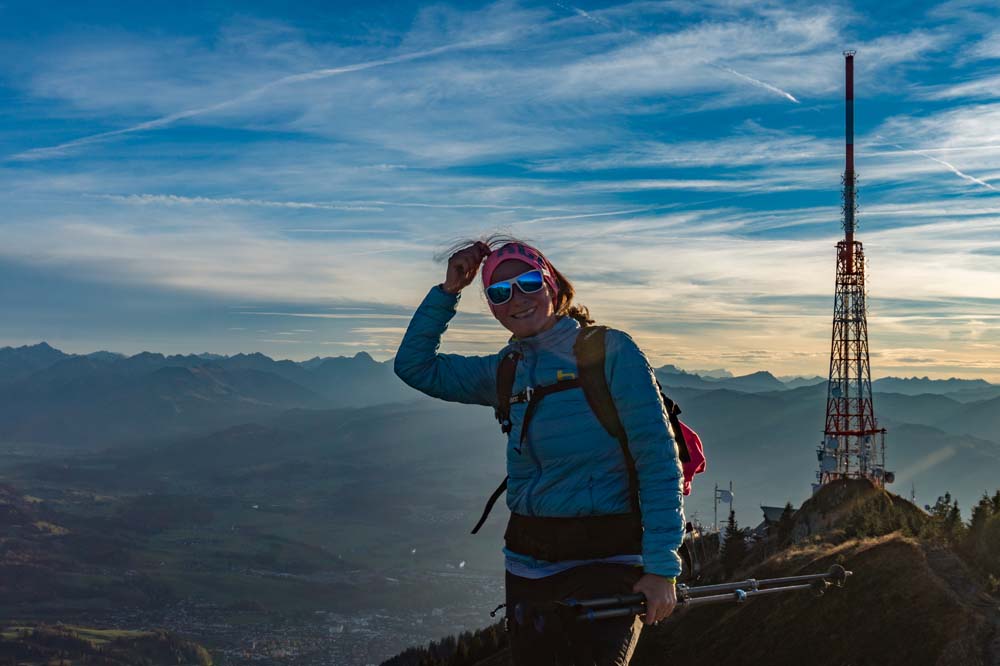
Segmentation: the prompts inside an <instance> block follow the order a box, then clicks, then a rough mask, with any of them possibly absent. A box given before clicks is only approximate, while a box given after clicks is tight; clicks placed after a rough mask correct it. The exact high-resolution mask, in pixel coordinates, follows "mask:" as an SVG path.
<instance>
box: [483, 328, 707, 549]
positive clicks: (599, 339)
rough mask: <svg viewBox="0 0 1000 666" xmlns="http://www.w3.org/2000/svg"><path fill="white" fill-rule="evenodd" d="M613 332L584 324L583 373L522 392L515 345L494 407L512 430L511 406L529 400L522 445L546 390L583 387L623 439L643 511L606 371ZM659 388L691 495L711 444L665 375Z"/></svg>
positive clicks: (580, 340)
mask: <svg viewBox="0 0 1000 666" xmlns="http://www.w3.org/2000/svg"><path fill="white" fill-rule="evenodd" d="M607 332H608V327H607V326H584V327H583V328H581V329H580V332H579V333H578V334H577V337H576V341H575V342H574V344H573V354H574V355H575V356H576V365H577V369H578V372H579V376H578V377H572V376H571V377H570V378H567V379H562V380H560V381H558V382H556V383H554V384H548V385H546V386H538V387H532V386H529V387H527V388H525V389H524V390H522V391H521V392H520V393H517V394H516V395H511V391H512V390H513V387H514V374H515V372H516V371H517V363H518V361H519V360H520V358H521V355H520V353H518V352H516V351H513V350H512V351H510V352H508V353H507V354H506V355H505V356H504V357H503V358H502V359H500V365H499V366H498V367H497V381H496V385H497V403H498V407H497V408H496V409H495V410H494V413H495V415H496V418H497V421H499V422H500V430H501V431H502V432H503V433H504V434H508V433H510V431H511V427H512V426H511V421H510V406H511V405H512V404H516V403H519V402H526V403H527V405H528V406H527V409H526V410H525V412H524V422H523V423H522V424H521V441H520V442H519V443H518V448H519V447H520V446H521V445H522V444H523V443H524V436H525V433H527V431H528V427H529V425H530V423H531V418H532V416H534V413H535V409H536V408H537V407H538V404H539V403H540V402H541V400H542V399H543V398H544V397H545V396H547V395H549V394H550V393H557V392H559V391H566V390H569V389H575V388H579V389H582V390H583V394H584V396H586V398H587V402H588V403H589V405H590V409H591V410H592V411H593V412H594V415H595V416H596V417H597V420H598V421H600V423H601V425H602V426H604V429H605V430H607V431H608V433H609V434H610V435H611V436H612V437H614V438H615V439H617V440H618V444H619V445H620V446H621V449H622V454H623V455H624V457H625V467H626V469H627V471H628V485H629V498H630V505H631V511H632V513H636V514H637V513H639V480H638V475H637V473H636V469H635V460H634V459H633V458H632V453H631V452H630V451H629V447H628V435H627V434H626V432H625V428H624V427H623V426H622V423H621V419H619V417H618V410H617V408H616V407H615V403H614V400H613V399H612V397H611V390H610V389H609V388H608V381H607V378H606V377H605V375H604V359H605V349H604V339H605V337H606V335H607ZM656 388H657V389H658V390H659V392H660V399H661V400H662V401H663V405H664V408H665V410H666V412H667V415H668V417H669V419H670V428H671V430H672V431H673V433H674V440H675V441H676V442H677V449H678V453H679V455H680V460H681V468H682V471H683V476H684V488H683V492H684V494H685V495H690V494H691V481H692V480H693V479H694V476H695V474H699V473H701V472H703V471H705V450H704V447H703V446H702V443H701V438H699V437H698V434H697V433H696V432H695V431H694V430H692V429H691V428H689V427H688V426H687V424H685V423H683V422H682V421H681V420H680V419H679V418H678V417H679V415H680V413H681V408H680V407H679V406H678V405H677V403H676V402H674V401H673V400H671V399H670V398H669V397H667V395H666V394H665V393H664V392H663V387H662V386H660V382H659V381H657V382H656ZM508 478H509V477H504V480H503V481H502V482H501V483H500V485H499V486H498V487H497V489H496V490H495V491H493V494H492V495H490V498H489V500H488V501H487V503H486V508H485V509H484V510H483V514H482V516H481V517H480V518H479V522H477V523H476V526H475V527H474V528H473V529H472V533H473V534H476V533H477V532H478V531H479V529H480V528H481V527H482V526H483V523H485V522H486V518H487V517H488V516H489V514H490V511H492V509H493V505H494V504H496V501H497V500H498V499H499V498H500V495H502V494H503V493H504V492H505V491H506V490H507V479H508Z"/></svg>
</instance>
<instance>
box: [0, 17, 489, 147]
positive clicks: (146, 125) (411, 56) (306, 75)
mask: <svg viewBox="0 0 1000 666" xmlns="http://www.w3.org/2000/svg"><path fill="white" fill-rule="evenodd" d="M506 38H507V36H506V35H505V34H504V33H497V34H495V35H493V36H492V37H487V38H483V39H476V40H469V41H464V42H456V43H454V44H445V45H444V46H438V47H436V48H433V49H427V50H424V51H414V52H413V53H405V54H403V55H399V56H395V57H392V58H383V59H381V60H370V61H368V62H360V63H356V64H353V65H345V66H343V67H328V68H323V69H316V70H312V71H310V72H303V73H301V74H291V75H289V76H283V77H281V78H280V79H275V80H274V81H271V82H269V83H265V84H264V85H262V86H260V87H257V88H254V89H253V90H250V91H248V92H245V93H243V94H242V95H238V96H236V97H233V98H232V99H227V100H224V101H222V102H217V103H215V104H210V105H209V106H202V107H198V108H195V109H188V110H186V111H178V112H177V113H171V114H168V115H166V116H161V117H160V118H155V119H153V120H147V121H146V122H142V123H139V124H138V125H132V126H131V127H124V128H122V129H117V130H111V131H110V132H101V133H100V134H92V135H90V136H85V137H81V138H79V139H74V140H72V141H67V142H66V143H61V144H59V145H56V146H47V147H44V148H32V149H31V150H26V151H24V152H22V153H18V154H16V155H12V156H10V157H9V158H7V159H12V160H40V159H45V158H47V157H51V156H54V155H59V154H61V153H63V152H64V151H66V150H67V149H70V148H76V147H78V146H85V145H87V144H90V143H97V142H100V141H104V140H106V139H110V138H112V137H116V136H121V135H123V134H133V133H135V132H144V131H146V130H152V129H158V128H160V127H165V126H166V125H171V124H173V123H175V122H177V121H178V120H184V119H185V118H193V117H195V116H202V115H205V114H207V113H214V112H216V111H221V110H223V109H228V108H230V107H233V106H237V105H239V104H242V103H243V102H247V101H249V100H251V99H254V98H256V97H259V96H261V95H263V94H264V93H266V92H269V91H270V90H273V89H274V88H277V87H279V86H284V85H288V84H293V83H300V82H302V81H314V80H316V79H325V78H329V77H331V76H338V75H340V74H347V73H350V72H360V71H362V70H366V69H373V68H375V67H385V66H386V65H395V64H398V63H402V62H409V61H411V60H419V59H422V58H429V57H431V56H435V55H438V54H441V53H447V52H448V51H456V50H459V49H471V48H476V47H481V46H488V45H490V44H497V43H500V42H503V41H505V40H506Z"/></svg>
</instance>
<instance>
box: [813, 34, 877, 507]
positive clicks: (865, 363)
mask: <svg viewBox="0 0 1000 666" xmlns="http://www.w3.org/2000/svg"><path fill="white" fill-rule="evenodd" d="M854 53H855V52H854V51H845V52H844V59H845V66H846V75H847V76H846V78H847V86H846V88H847V91H846V120H847V133H846V135H847V146H846V147H847V159H846V164H845V168H844V206H843V208H844V210H843V215H844V240H842V241H840V242H838V243H837V286H836V294H835V296H834V301H833V342H832V345H831V348H830V380H829V382H828V384H827V396H826V427H825V429H824V431H823V442H822V443H821V444H820V447H819V449H818V451H817V457H818V458H819V472H818V473H817V475H816V476H817V477H818V479H819V483H817V484H814V485H813V490H814V491H815V490H817V489H818V488H820V487H821V486H823V485H825V484H827V483H830V482H831V481H836V480H837V479H846V478H855V479H857V478H865V479H870V480H871V481H872V482H874V483H875V484H876V485H877V486H879V487H884V486H885V484H886V483H891V482H892V481H893V479H894V475H893V473H892V472H887V471H886V469H885V432H886V431H885V428H879V426H878V421H876V419H875V408H874V406H873V404H872V379H871V367H870V363H869V358H868V321H867V312H866V308H865V254H864V248H863V247H862V245H861V242H860V241H857V240H854V231H855V223H856V220H855V215H856V213H857V193H856V184H857V180H856V177H855V174H854Z"/></svg>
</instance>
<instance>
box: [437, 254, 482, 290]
mask: <svg viewBox="0 0 1000 666" xmlns="http://www.w3.org/2000/svg"><path fill="white" fill-rule="evenodd" d="M490 252H491V250H490V246H489V245H487V244H486V243H484V242H482V241H477V242H476V243H475V244H474V245H470V246H469V247H467V248H465V249H463V250H459V251H458V252H456V253H455V254H453V255H451V258H450V259H448V273H447V276H446V277H445V280H444V282H443V283H441V288H442V289H444V290H445V291H446V292H448V293H449V294H457V293H458V292H460V291H462V289H464V288H465V287H467V286H469V283H470V282H472V281H473V280H474V279H475V278H476V273H477V272H478V271H479V264H481V263H482V262H483V259H485V258H486V257H487V256H489V254H490Z"/></svg>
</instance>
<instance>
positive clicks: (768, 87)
mask: <svg viewBox="0 0 1000 666" xmlns="http://www.w3.org/2000/svg"><path fill="white" fill-rule="evenodd" d="M709 64H710V65H712V67H715V68H716V69H721V70H722V71H723V72H729V73H730V74H732V75H733V76H738V77H739V78H741V79H743V80H744V81H747V82H748V83H751V84H752V85H755V86H757V87H758V88H763V89H764V90H770V91H771V92H773V93H777V94H779V95H781V96H782V97H784V98H785V99H787V100H789V101H791V102H795V103H796V104H801V102H799V100H797V99H795V97H794V96H793V95H792V94H791V93H789V92H785V91H784V90H782V89H781V88H779V87H777V86H772V85H771V84H770V83H765V82H764V81H761V80H760V79H755V78H753V77H752V76H747V75H746V74H743V73H741V72H737V71H736V70H735V69H733V68H732V67H726V66H725V65H717V64H715V63H709Z"/></svg>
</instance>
